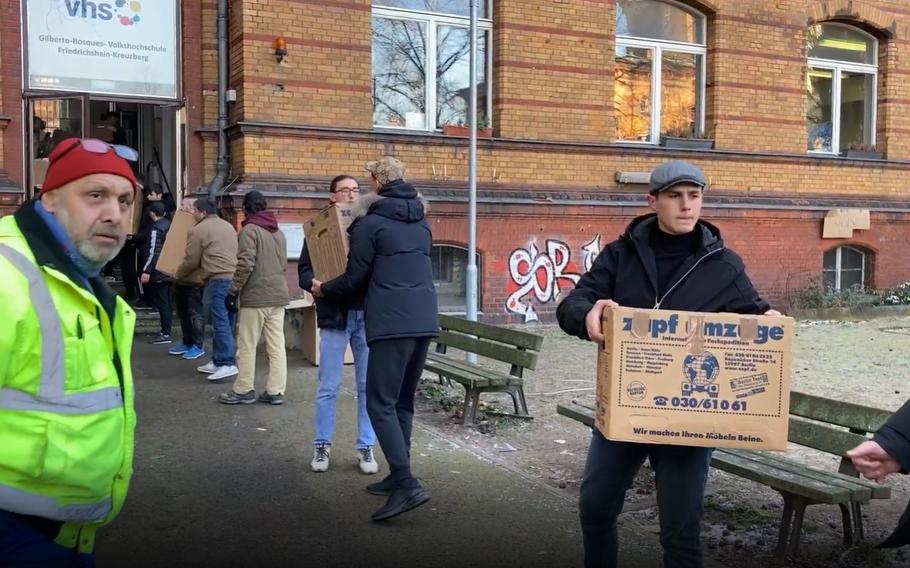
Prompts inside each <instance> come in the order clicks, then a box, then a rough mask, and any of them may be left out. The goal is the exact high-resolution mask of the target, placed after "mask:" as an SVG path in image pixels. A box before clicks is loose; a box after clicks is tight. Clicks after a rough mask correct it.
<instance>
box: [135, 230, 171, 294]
mask: <svg viewBox="0 0 910 568" xmlns="http://www.w3.org/2000/svg"><path fill="white" fill-rule="evenodd" d="M170 228H171V220H170V219H168V218H167V217H161V218H160V219H158V220H157V221H155V222H154V223H153V224H152V226H151V228H150V229H149V232H148V236H147V237H146V239H145V242H140V243H139V254H140V256H139V267H140V272H143V273H148V274H149V276H151V277H152V282H154V283H156V284H158V283H162V282H171V281H172V280H171V277H170V276H168V275H167V274H165V273H163V272H159V271H158V269H157V268H155V267H156V266H157V264H158V257H159V256H161V248H162V247H163V246H164V239H166V238H167V232H168V229H170Z"/></svg>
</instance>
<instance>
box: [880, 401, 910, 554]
mask: <svg viewBox="0 0 910 568" xmlns="http://www.w3.org/2000/svg"><path fill="white" fill-rule="evenodd" d="M872 439H873V440H874V441H875V442H878V445H879V446H881V447H882V449H883V450H885V452H887V454H888V455H889V456H891V457H892V458H894V460H895V461H896V462H897V463H899V464H900V466H901V470H902V473H907V472H908V471H910V401H907V402H906V403H904V405H903V406H902V407H901V408H900V410H898V411H897V412H895V413H894V416H892V417H891V418H890V419H889V420H888V422H887V423H885V425H884V426H882V427H881V428H880V429H879V431H878V432H876V433H875V436H873V437H872ZM906 544H910V504H908V506H907V509H906V510H905V511H904V514H903V515H902V516H901V518H900V520H899V521H898V523H897V528H896V529H894V532H893V533H891V536H889V537H888V538H886V539H885V540H884V542H882V543H881V544H879V547H881V548H897V547H898V546H904V545H906Z"/></svg>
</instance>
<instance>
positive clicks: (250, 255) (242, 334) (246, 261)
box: [218, 191, 290, 405]
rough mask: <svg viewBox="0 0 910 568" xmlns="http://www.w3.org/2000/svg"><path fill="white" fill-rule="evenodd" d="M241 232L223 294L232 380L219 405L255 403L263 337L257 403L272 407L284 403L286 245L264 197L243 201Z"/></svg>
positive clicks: (251, 195) (257, 194)
mask: <svg viewBox="0 0 910 568" xmlns="http://www.w3.org/2000/svg"><path fill="white" fill-rule="evenodd" d="M243 214H244V216H245V219H244V220H243V228H242V229H240V238H239V241H240V242H239V245H238V252H237V269H236V270H235V271H234V278H233V280H231V285H230V287H229V289H228V295H227V299H226V303H227V308H228V310H229V311H231V312H237V311H238V310H239V316H238V321H239V323H238V329H237V368H238V371H239V372H238V374H237V379H236V380H235V381H234V386H233V388H231V390H230V391H228V392H226V393H221V395H220V396H219V397H218V402H220V403H222V404H251V403H254V402H256V400H257V398H256V390H255V388H254V377H255V376H256V347H257V346H258V345H259V338H260V337H261V336H263V334H264V335H265V347H266V351H268V354H269V379H268V382H267V383H266V387H265V390H264V391H262V393H261V394H260V395H259V398H258V400H259V401H260V402H265V403H268V404H273V405H278V404H282V403H283V402H284V391H285V388H286V387H287V382H288V364H287V354H286V353H285V350H284V310H285V308H286V307H287V305H288V303H289V302H290V293H289V292H288V281H287V278H286V277H285V271H286V270H287V265H288V252H287V251H288V245H287V241H286V240H285V238H284V233H282V232H281V231H279V230H278V219H276V218H275V214H274V213H273V212H271V211H268V202H267V201H266V200H265V196H263V195H262V193H260V192H258V191H250V192H249V193H247V194H246V195H244V196H243Z"/></svg>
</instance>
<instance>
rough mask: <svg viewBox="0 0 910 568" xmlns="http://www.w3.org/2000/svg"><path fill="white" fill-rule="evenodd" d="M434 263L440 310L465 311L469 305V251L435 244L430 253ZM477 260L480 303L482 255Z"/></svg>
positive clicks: (434, 280) (434, 279) (434, 281)
mask: <svg viewBox="0 0 910 568" xmlns="http://www.w3.org/2000/svg"><path fill="white" fill-rule="evenodd" d="M430 258H431V260H432V264H433V284H434V285H435V286H436V296H437V301H438V302H439V311H440V312H464V311H465V309H466V307H467V302H466V299H465V296H466V294H465V286H466V274H467V271H468V251H467V249H465V248H462V247H458V246H453V245H433V249H432V251H431V253H430ZM476 262H477V273H478V277H477V290H478V293H477V295H478V303H479V299H480V298H479V297H480V290H482V289H483V287H482V286H481V282H480V274H483V272H482V271H481V270H480V255H479V254H478V255H477V256H476Z"/></svg>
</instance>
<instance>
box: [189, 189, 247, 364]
mask: <svg viewBox="0 0 910 568" xmlns="http://www.w3.org/2000/svg"><path fill="white" fill-rule="evenodd" d="M194 216H195V217H196V225H195V226H194V227H193V228H192V229H190V232H189V234H187V237H186V254H185V256H184V258H183V263H182V264H181V265H180V267H179V268H178V269H177V280H178V281H179V280H183V279H185V278H187V277H189V276H190V275H191V274H193V273H195V272H196V271H200V269H201V278H202V282H203V283H204V284H205V290H204V291H203V293H202V303H203V305H204V306H205V312H206V313H207V314H208V316H209V318H210V319H211V322H212V351H213V353H212V360H211V361H209V362H208V363H206V364H205V365H202V366H201V367H197V370H198V371H199V372H200V373H205V374H207V375H208V380H209V381H222V380H224V379H228V378H230V377H233V376H234V375H236V374H237V359H236V357H235V353H234V314H233V313H230V312H228V309H227V305H226V304H225V300H226V299H227V295H228V289H229V288H230V286H231V280H232V279H233V278H234V270H235V269H236V268H237V232H236V231H234V227H233V226H232V225H231V224H230V223H228V222H227V221H225V220H224V219H222V218H221V217H219V216H218V212H217V209H216V207H215V203H214V202H213V201H211V200H208V199H197V200H196V203H195V213H194ZM188 355H190V352H189V351H187V352H186V353H185V354H184V358H185V359H189V358H191V357H189V356H188ZM198 356H201V353H200V354H199V355H197V357H198Z"/></svg>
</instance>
